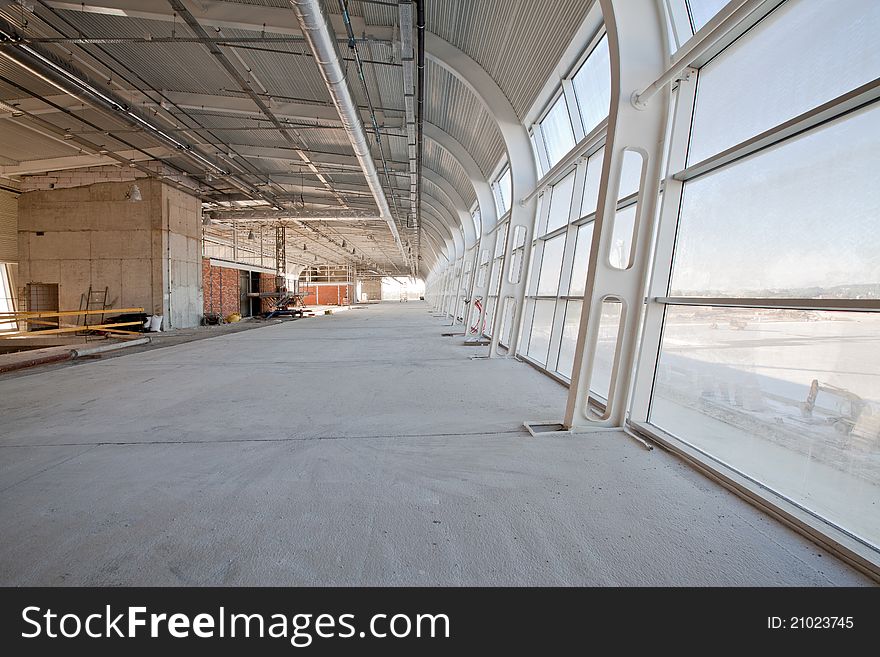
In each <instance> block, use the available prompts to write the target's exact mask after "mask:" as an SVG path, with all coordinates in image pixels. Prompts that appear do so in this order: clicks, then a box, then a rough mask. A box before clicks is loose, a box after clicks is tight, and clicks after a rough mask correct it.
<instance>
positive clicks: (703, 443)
mask: <svg viewBox="0 0 880 657" xmlns="http://www.w3.org/2000/svg"><path fill="white" fill-rule="evenodd" d="M715 4H718V3H711V2H709V3H705V2H704V3H698V2H696V0H691V2H690V3H689V9H690V10H691V15H692V17H694V19H695V20H696V17H697V16H698V15H699V14H697V13H696V12H695V11H694V10H695V9H696V8H697V7H698V6H700V5H702V6H703V7H704V8H706V7H710V5H713V6H714V5H715ZM706 11H707V12H711V13H714V11H715V8H713V7H710V8H709V9H707V10H706ZM703 20H704V19H700V21H703ZM878 33H880V3H874V2H869V3H865V2H860V1H859V0H840V1H839V2H833V3H831V2H828V3H825V2H811V1H810V0H788V1H787V2H785V3H783V4H781V5H780V6H779V7H777V8H776V9H775V10H773V11H772V12H771V13H770V14H768V15H767V16H766V17H764V18H763V19H762V20H761V21H760V22H758V23H757V24H756V25H755V26H754V27H752V28H751V29H750V30H749V31H748V32H746V33H745V34H744V35H742V36H741V37H740V38H738V39H737V40H736V41H734V42H733V43H732V44H731V45H729V46H728V47H727V48H726V49H725V50H723V51H722V52H721V53H720V54H718V55H717V56H716V57H715V58H714V59H712V60H711V61H709V62H708V63H707V64H705V65H704V66H703V67H702V68H701V69H700V70H699V73H698V78H697V83H696V84H697V86H696V102H695V103H694V105H693V109H692V113H691V112H690V111H687V112H685V113H684V114H683V115H679V117H678V118H677V119H676V120H677V121H681V122H682V123H685V122H686V125H690V126H691V130H690V137H689V144H688V150H687V156H686V160H685V161H684V162H679V163H678V167H677V168H678V169H679V170H677V171H676V170H673V171H672V172H671V173H672V174H673V176H674V178H675V179H677V180H679V181H683V184H682V185H681V190H682V191H681V194H680V199H676V202H671V203H668V204H667V205H668V207H666V206H664V209H663V211H662V214H661V226H662V225H663V222H667V221H671V222H677V226H676V239H675V243H674V254H664V255H663V256H660V254H658V257H665V258H668V257H670V255H671V256H672V267H671V274H670V275H669V278H668V287H667V297H665V298H662V299H658V300H657V302H656V303H660V304H662V305H663V309H664V311H665V312H662V313H661V315H662V317H663V320H662V326H661V327H659V330H654V329H653V328H651V326H649V325H646V326H647V328H646V333H645V336H646V337H645V340H646V343H647V342H648V341H656V342H654V343H653V346H651V345H649V347H650V348H657V346H658V345H659V349H657V360H656V370H655V373H654V377H653V382H650V381H649V382H647V385H651V390H652V393H651V395H650V409H649V415H648V419H649V422H650V423H651V424H652V425H654V426H655V427H658V428H660V429H662V430H663V431H664V432H666V433H668V434H671V435H673V436H676V437H678V438H679V439H681V440H683V441H685V442H687V443H689V444H690V445H692V446H693V447H695V448H697V449H698V450H699V451H701V452H702V453H703V454H705V455H706V457H707V458H710V459H713V460H716V461H718V462H721V463H723V464H726V465H727V466H729V467H731V468H734V469H735V470H737V471H739V472H740V473H742V474H744V475H745V476H746V477H748V478H750V479H752V480H754V481H756V482H758V483H759V484H761V485H762V486H764V487H766V488H769V489H771V490H774V491H776V492H777V493H779V494H780V495H782V496H784V497H786V498H787V499H789V500H790V501H792V502H794V503H795V504H796V505H798V506H800V507H801V508H802V509H805V510H807V511H808V512H810V513H812V514H814V515H815V516H816V517H818V518H822V519H824V520H825V521H827V522H829V523H831V524H833V525H835V526H837V527H838V528H841V529H843V530H844V531H845V532H847V533H848V534H850V535H851V536H853V537H856V538H857V539H859V540H860V541H862V542H863V543H865V544H866V545H869V546H872V547H873V548H874V549H878V547H880V514H878V511H877V510H878V508H880V255H878V254H880V231H878V230H877V227H878V223H877V217H878V216H880V185H878V184H877V180H876V176H877V173H876V172H877V170H878V167H880V103H878V102H876V101H875V100H874V99H876V97H877V94H876V86H877V85H876V80H877V78H878V77H880V49H878V48H877V40H876V35H877V34H878ZM819 35H821V38H817V37H818V36H819ZM848 62H858V64H857V65H849V64H847V63H848ZM768 63H770V64H771V65H769V66H768ZM758 79H760V80H761V84H758V85H756V84H755V80H758ZM820 107H821V110H822V113H821V115H820V114H819V110H818V109H817V108H820ZM691 114H692V115H691ZM792 122H794V123H795V124H796V127H797V129H795V130H792V129H788V128H786V126H784V125H783V124H787V125H788V126H789V127H790V126H791V124H792ZM757 135H762V141H761V144H760V148H759V147H758V146H755V145H753V142H754V141H755V140H754V137H756V136H757ZM722 153H726V154H727V155H728V156H729V155H730V154H731V153H733V154H736V156H737V157H735V158H730V157H721V156H720V154H722ZM668 200H672V199H668ZM637 385H645V383H644V382H640V381H637Z"/></svg>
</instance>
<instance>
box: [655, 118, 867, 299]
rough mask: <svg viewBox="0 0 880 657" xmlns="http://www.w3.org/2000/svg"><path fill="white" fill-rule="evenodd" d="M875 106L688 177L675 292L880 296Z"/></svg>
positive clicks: (678, 249)
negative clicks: (729, 163)
mask: <svg viewBox="0 0 880 657" xmlns="http://www.w3.org/2000/svg"><path fill="white" fill-rule="evenodd" d="M878 168H880V104H875V105H873V106H871V107H870V108H868V109H865V110H862V111H860V112H858V113H855V114H850V115H848V116H847V117H844V118H842V119H839V120H838V121H836V122H834V123H832V124H828V125H826V126H824V127H822V128H818V129H816V130H813V131H811V132H809V133H806V134H804V135H802V136H800V137H797V138H794V139H790V140H788V141H786V142H784V143H783V144H782V145H780V146H777V147H775V148H772V149H768V150H765V151H761V152H760V153H758V154H756V155H754V156H752V157H750V158H746V159H743V160H740V161H738V162H736V163H734V164H732V165H730V166H727V167H724V168H723V169H719V170H717V171H715V172H713V173H709V174H706V175H704V176H701V177H699V178H697V179H695V180H693V181H690V182H688V183H686V185H685V189H684V198H683V200H682V206H681V218H680V226H679V235H678V243H677V246H676V254H675V266H674V269H673V276H672V284H671V288H670V293H671V294H672V295H673V296H684V295H695V296H710V297H711V296H741V297H767V296H770V297H773V296H776V297H812V298H816V297H837V298H841V297H845V298H854V297H856V298H857V297H861V298H875V299H876V298H880V255H878V254H880V230H878V223H877V218H878V217H880V185H878V184H877V180H876V177H877V171H878Z"/></svg>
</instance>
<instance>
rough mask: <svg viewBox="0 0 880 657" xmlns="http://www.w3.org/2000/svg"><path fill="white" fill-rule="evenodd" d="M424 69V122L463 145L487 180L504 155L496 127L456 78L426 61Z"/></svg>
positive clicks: (472, 95)
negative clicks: (437, 127) (431, 124)
mask: <svg viewBox="0 0 880 657" xmlns="http://www.w3.org/2000/svg"><path fill="white" fill-rule="evenodd" d="M425 68H426V77H425V80H426V85H425V87H426V88H425V119H426V120H427V121H429V122H431V123H433V124H434V125H437V126H439V127H441V128H442V129H443V130H444V131H445V132H448V133H449V134H450V135H452V136H453V137H455V138H456V139H457V140H458V141H459V142H461V143H462V144H464V145H465V147H466V148H467V149H468V150H469V151H470V152H471V154H472V155H473V156H474V159H475V160H476V161H477V164H478V165H479V166H480V169H481V170H482V172H483V174H484V175H485V176H486V177H487V178H488V177H489V175H490V174H491V173H492V170H493V169H494V168H495V165H497V164H498V161H499V160H500V159H501V157H502V156H503V155H504V142H503V140H502V138H501V133H500V132H499V130H498V127H497V126H496V124H495V122H494V121H493V120H492V118H491V117H490V116H489V113H488V112H487V111H486V110H485V109H484V108H483V106H482V104H481V103H480V101H479V100H477V98H476V96H474V94H473V93H472V92H471V91H470V89H468V88H467V87H466V86H465V85H464V84H463V83H461V82H460V81H459V80H458V78H456V77H455V76H454V75H452V74H451V73H450V72H449V71H447V70H446V69H444V68H442V67H441V66H439V65H437V64H435V63H433V62H430V61H429V62H427V64H426V67H425Z"/></svg>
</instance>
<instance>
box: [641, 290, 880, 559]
mask: <svg viewBox="0 0 880 657" xmlns="http://www.w3.org/2000/svg"><path fill="white" fill-rule="evenodd" d="M650 420H651V422H652V423H653V424H655V425H657V426H658V427H660V428H662V429H664V430H666V431H668V432H669V433H672V434H674V435H676V436H678V437H679V438H681V439H683V440H685V441H687V442H689V443H691V444H693V445H694V446H696V447H698V448H700V449H701V450H703V451H705V452H706V453H708V454H709V455H711V456H713V457H715V458H717V459H719V460H721V461H723V462H726V463H728V464H729V465H731V466H733V467H734V468H736V469H738V470H740V471H742V472H744V473H746V474H748V475H749V476H750V477H753V478H755V479H756V480H758V481H760V482H761V483H762V484H764V485H766V486H768V487H770V488H772V489H774V490H776V491H778V492H779V493H781V494H783V495H785V496H787V497H789V498H790V499H792V500H794V501H795V502H797V503H799V504H801V505H803V506H804V507H806V508H808V509H810V510H812V511H813V512H815V513H817V514H818V515H820V516H824V517H826V518H828V519H829V520H831V521H832V522H834V523H836V524H838V525H840V526H842V527H844V528H846V529H848V530H849V531H851V532H853V533H855V534H857V535H859V536H861V537H862V538H863V539H865V540H867V541H869V542H871V543H873V544H874V545H875V546H877V545H880V514H878V513H877V509H878V507H880V316H878V315H877V314H874V313H847V312H828V311H801V310H761V309H745V308H736V309H732V308H699V307H683V306H671V307H669V308H668V309H667V315H666V327H665V329H664V334H663V345H662V350H661V355H660V361H659V364H658V369H657V378H656V382H655V385H654V398H653V401H652V405H651V415H650Z"/></svg>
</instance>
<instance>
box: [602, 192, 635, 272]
mask: <svg viewBox="0 0 880 657" xmlns="http://www.w3.org/2000/svg"><path fill="white" fill-rule="evenodd" d="M636 208H637V206H636V205H629V206H627V207H625V208H624V209H623V210H618V211H617V214H615V215H614V227H613V229H612V231H611V250H610V252H609V253H608V262H609V263H610V264H611V266H612V267H614V268H616V269H626V268H627V266H628V265H629V256H630V250H631V249H632V236H633V229H634V227H635V222H636Z"/></svg>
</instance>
